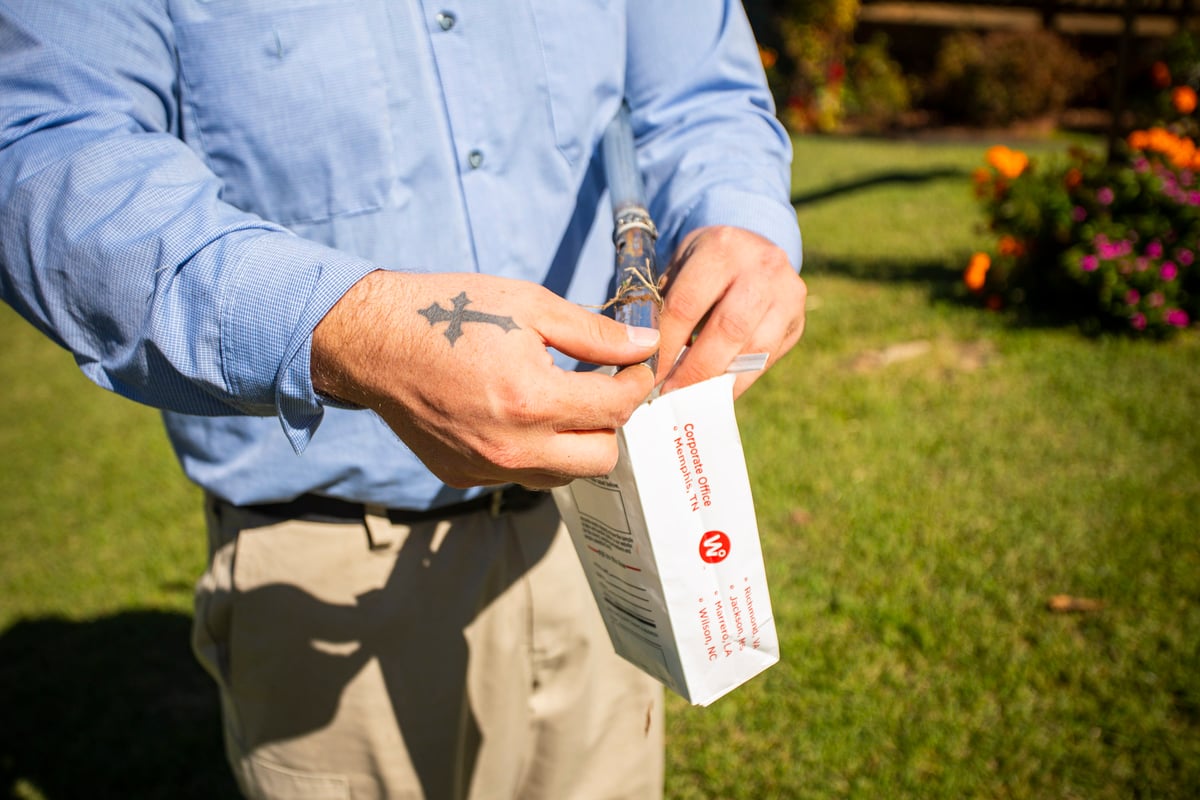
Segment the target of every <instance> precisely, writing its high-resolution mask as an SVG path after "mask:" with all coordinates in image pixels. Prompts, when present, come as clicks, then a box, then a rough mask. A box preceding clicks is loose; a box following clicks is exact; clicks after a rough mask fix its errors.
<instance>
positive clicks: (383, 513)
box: [363, 503, 400, 550]
mask: <svg viewBox="0 0 1200 800" xmlns="http://www.w3.org/2000/svg"><path fill="white" fill-rule="evenodd" d="M363 523H364V524H365V525H366V527H367V538H368V539H369V540H370V545H371V549H372V550H384V549H386V548H388V547H391V546H392V545H394V544H396V541H397V540H398V539H399V538H400V537H399V536H397V535H396V534H395V533H394V532H393V531H392V521H391V520H390V519H388V514H387V509H386V508H384V507H383V506H378V505H372V504H370V503H368V504H367V505H365V506H363Z"/></svg>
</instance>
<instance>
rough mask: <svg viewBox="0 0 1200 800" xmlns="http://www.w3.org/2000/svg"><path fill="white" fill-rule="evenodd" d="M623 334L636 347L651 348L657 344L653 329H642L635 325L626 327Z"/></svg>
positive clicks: (655, 332) (656, 332)
mask: <svg viewBox="0 0 1200 800" xmlns="http://www.w3.org/2000/svg"><path fill="white" fill-rule="evenodd" d="M625 333H626V335H628V336H629V341H631V342H633V343H634V344H636V345H637V346H638V347H652V346H654V345H656V344H658V331H656V330H655V329H654V328H642V327H638V326H637V325H626V326H625Z"/></svg>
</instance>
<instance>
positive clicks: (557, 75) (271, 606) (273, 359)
mask: <svg viewBox="0 0 1200 800" xmlns="http://www.w3.org/2000/svg"><path fill="white" fill-rule="evenodd" d="M0 99H2V102H0V199H2V203H0V209H2V210H0V263H2V265H3V278H2V280H3V283H2V287H3V296H4V298H5V300H6V301H7V302H8V303H10V304H11V305H12V306H13V307H14V308H15V309H17V310H18V311H19V312H20V313H21V314H22V315H24V316H25V317H26V318H27V319H28V320H30V322H32V323H33V324H34V325H36V326H37V327H38V328H40V329H41V330H42V331H43V332H45V333H46V334H47V335H48V336H51V337H52V338H54V339H55V340H56V341H57V342H59V343H60V344H61V345H63V346H64V347H65V348H67V349H69V350H70V351H71V352H72V353H73V354H74V356H75V358H76V360H77V362H78V363H79V365H80V367H81V369H82V370H83V371H84V373H85V374H86V375H87V376H88V377H89V378H91V379H92V380H93V381H95V382H96V383H97V384H99V385H100V386H103V387H105V388H108V389H111V390H113V391H116V392H119V393H120V394H122V395H124V396H126V397H129V398H131V399H133V400H136V401H138V402H142V403H147V404H151V405H154V406H156V407H159V408H161V409H163V411H164V420H165V423H166V427H167V431H168V434H169V436H170V438H171V441H172V443H173V445H174V447H175V449H176V451H177V453H178V455H179V458H180V461H181V463H182V465H183V469H184V470H185V472H186V473H187V475H188V476H189V477H190V478H191V479H192V480H194V481H195V482H197V483H198V484H199V485H200V486H202V487H203V488H204V489H205V491H206V497H207V512H208V525H209V545H210V566H209V569H208V571H207V572H206V574H205V575H204V576H203V578H202V579H201V580H200V582H199V584H198V587H197V599H196V612H197V613H196V625H195V642H194V644H195V647H196V651H197V654H198V655H199V657H200V659H201V661H202V663H204V665H205V666H206V668H207V669H208V670H209V671H210V672H211V673H212V674H213V676H214V677H215V678H216V680H217V682H218V684H219V686H220V688H221V699H222V709H223V717H224V720H225V729H226V730H225V734H226V743H227V750H228V754H229V758H230V763H231V765H232V766H233V769H234V772H235V775H236V776H237V778H238V781H239V785H240V786H241V788H242V790H243V792H245V793H246V794H247V795H248V796H251V797H305V798H324V797H355V798H358V797H428V798H449V797H472V798H492V797H496V798H510V797H511V798H516V797H521V798H536V797H544V798H569V797H581V798H582V797H656V796H659V795H660V793H661V781H662V734H663V732H662V717H661V713H662V711H661V695H660V691H661V690H660V689H659V687H657V686H656V685H655V684H653V683H652V682H651V681H650V680H649V679H648V678H646V677H645V676H643V675H641V674H640V673H638V672H637V671H636V670H634V669H633V668H632V667H630V666H629V665H627V664H625V663H624V662H622V661H620V660H619V659H617V658H616V657H615V656H614V655H613V654H612V651H611V646H610V645H609V643H608V640H607V637H606V636H605V633H604V630H603V626H602V624H601V623H600V620H599V616H598V614H597V612H596V609H595V607H594V601H593V600H592V598H591V596H590V594H589V593H588V590H587V587H586V583H585V582H584V581H583V579H582V573H581V571H580V568H579V565H578V563H577V562H576V561H575V556H574V553H573V551H572V549H571V547H570V544H569V541H567V540H566V538H565V535H564V533H563V532H562V530H561V526H560V524H559V520H558V518H557V514H556V512H555V510H554V507H553V504H552V503H549V502H547V501H546V500H545V499H544V497H545V495H544V493H537V492H530V491H528V490H527V489H522V488H521V487H528V488H533V489H539V488H547V487H550V486H554V485H558V484H562V483H565V482H567V481H569V480H570V479H572V478H574V477H578V476H591V475H599V474H603V473H605V472H607V471H608V470H609V469H610V468H611V467H612V465H613V463H614V462H615V459H616V444H615V436H614V429H615V428H616V427H619V426H620V425H621V424H623V422H624V421H625V420H626V419H627V418H628V416H629V415H630V414H631V413H632V412H633V410H634V409H635V408H636V407H637V405H638V404H639V403H640V402H641V401H642V400H643V399H644V398H645V397H646V396H647V394H648V393H649V392H650V390H651V388H652V387H653V385H654V384H655V382H656V381H660V382H661V381H663V380H664V379H665V378H666V377H667V370H668V368H669V367H670V366H671V365H672V364H673V363H674V362H675V360H676V357H677V355H678V354H679V353H680V352H681V350H682V348H683V346H684V345H685V344H688V343H691V347H690V348H689V349H688V350H687V352H686V355H685V356H684V357H683V359H682V360H681V361H680V362H679V364H678V366H677V368H676V369H675V371H674V372H673V373H672V374H671V375H670V377H669V379H668V380H666V382H665V385H664V389H665V390H670V389H673V388H678V387H680V386H684V385H687V384H690V383H694V382H696V381H699V380H703V379H705V378H708V377H711V376H713V375H717V374H720V373H721V372H723V371H724V370H725V368H726V366H727V365H728V364H729V363H730V361H731V360H732V359H733V358H734V357H735V356H736V355H738V354H739V353H744V352H764V351H765V352H769V353H771V358H772V361H774V360H775V359H778V358H779V357H780V356H782V355H783V354H784V353H785V352H786V351H787V350H788V349H789V348H791V347H792V345H794V344H795V342H796V341H797V340H798V338H799V337H800V334H801V331H802V328H803V303H804V285H803V283H802V282H801V281H800V279H799V278H798V277H797V275H796V271H795V270H796V268H797V267H798V266H799V260H800V240H799V234H798V231H797V230H796V222H795V215H794V213H793V212H792V209H791V208H790V206H789V205H788V182H789V159H790V150H789V142H788V139H787V137H786V136H785V135H784V133H783V132H782V130H781V129H780V128H779V126H778V124H777V123H776V122H775V120H774V118H773V116H772V113H771V107H770V100H769V95H768V93H767V90H766V87H765V84H764V81H763V76H762V71H761V68H760V66H759V64H758V63H757V52H756V48H755V46H754V42H753V39H752V36H751V35H750V32H749V28H748V26H747V25H746V21H745V17H744V14H743V12H742V9H741V6H740V4H738V3H736V2H721V1H719V0H705V2H697V1H696V0H669V1H668V0H662V1H660V2H654V3H645V4H643V3H632V2H629V3H626V2H621V1H620V0H587V2H582V3H570V4H567V3H552V2H543V1H542V0H521V1H518V0H512V1H511V2H500V3H488V4H472V3H461V2H456V3H447V4H445V5H442V6H439V5H436V4H429V3H422V2H383V0H374V1H373V2H372V1H368V0H362V1H361V2H354V1H353V0H342V1H337V0H306V1H304V2H299V1H297V2H286V1H285V0H245V1H244V2H236V1H235V0H136V1H135V0H128V1H127V2H97V0H0ZM622 99H624V100H626V101H627V102H628V103H629V105H630V107H631V109H632V120H633V126H634V129H635V132H636V133H637V137H638V157H639V161H640V163H641V167H642V169H643V172H644V175H645V180H646V187H647V194H648V196H649V198H650V210H651V212H652V214H653V215H654V217H655V218H656V221H657V222H658V225H659V227H660V240H659V241H660V245H661V247H662V251H663V255H664V257H670V259H671V270H670V272H671V276H672V278H671V281H670V283H669V286H668V289H667V294H666V302H665V306H664V309H663V312H662V322H661V333H660V334H659V333H656V332H654V331H650V330H643V329H633V328H628V329H627V328H626V327H624V326H622V325H619V324H617V323H616V322H614V321H613V320H611V319H606V318H604V317H602V316H600V315H598V314H596V313H594V311H593V310H592V309H594V308H595V307H598V306H600V305H601V304H602V303H603V302H604V300H605V299H606V298H607V297H608V293H609V291H610V288H611V287H610V284H611V281H612V265H613V257H612V244H611V241H610V240H609V236H610V235H611V221H610V217H609V214H610V209H609V208H608V204H607V197H606V195H605V192H604V185H603V177H602V176H603V165H602V164H601V161H600V156H599V154H598V147H597V145H598V142H599V139H600V136H601V134H602V132H603V131H604V129H605V126H606V125H607V123H608V121H609V120H610V119H611V118H612V116H613V115H614V113H615V112H616V110H617V108H618V107H619V105H620V103H621V102H622ZM702 321H703V322H704V324H703V326H701V322H702ZM697 330H699V334H698V335H697V336H696V337H695V339H694V341H693V338H692V337H693V333H694V332H695V331H697ZM655 350H657V351H658V352H659V354H660V356H659V364H660V368H659V374H658V375H657V376H653V375H651V374H650V371H649V370H648V369H646V368H644V367H643V366H641V365H640V362H641V361H643V360H644V359H646V358H647V357H648V356H649V355H650V354H652V353H653V352H654V351H655ZM580 364H582V365H596V364H601V365H633V366H631V367H628V368H626V369H624V370H622V371H620V372H618V373H617V374H616V375H615V376H612V377H610V376H607V375H604V374H601V373H599V372H591V371H588V370H587V369H586V368H585V367H580V368H579V369H576V367H577V365H580ZM753 379H754V376H741V377H740V378H739V382H738V384H737V391H738V392H739V393H740V392H741V391H744V390H745V389H746V388H747V387H748V386H749V384H750V383H751V382H752V380H753ZM131 656H132V654H131Z"/></svg>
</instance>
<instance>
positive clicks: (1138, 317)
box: [1129, 312, 1146, 331]
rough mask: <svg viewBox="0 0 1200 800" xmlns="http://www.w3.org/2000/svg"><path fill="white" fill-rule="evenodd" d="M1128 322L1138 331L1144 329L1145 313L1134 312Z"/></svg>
mask: <svg viewBox="0 0 1200 800" xmlns="http://www.w3.org/2000/svg"><path fill="white" fill-rule="evenodd" d="M1129 324H1130V325H1132V326H1133V328H1134V330H1139V331H1144V330H1146V315H1145V314H1142V313H1140V312H1139V313H1137V314H1134V315H1133V316H1132V317H1130V318H1129Z"/></svg>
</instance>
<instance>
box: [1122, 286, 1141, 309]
mask: <svg viewBox="0 0 1200 800" xmlns="http://www.w3.org/2000/svg"><path fill="white" fill-rule="evenodd" d="M1141 299H1142V293H1141V292H1139V291H1138V290H1137V289H1130V290H1129V291H1128V292H1126V293H1125V302H1126V303H1127V304H1128V305H1131V306H1136V305H1137V301H1138V300H1141Z"/></svg>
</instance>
